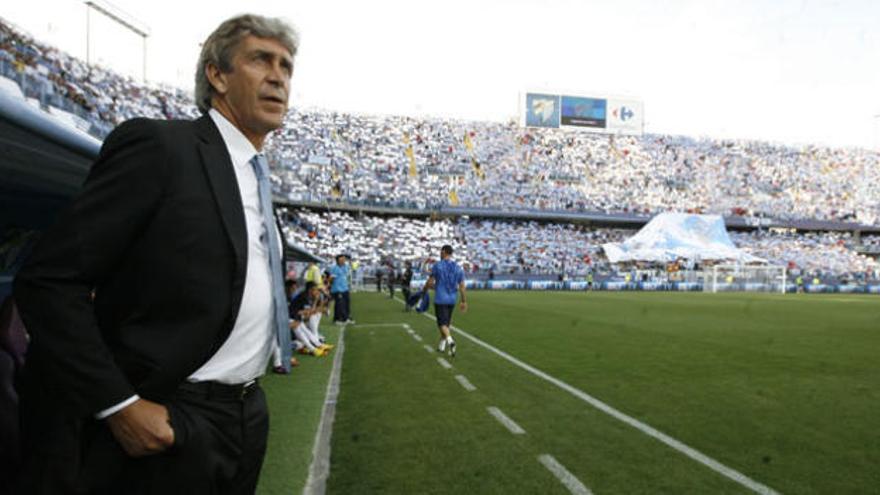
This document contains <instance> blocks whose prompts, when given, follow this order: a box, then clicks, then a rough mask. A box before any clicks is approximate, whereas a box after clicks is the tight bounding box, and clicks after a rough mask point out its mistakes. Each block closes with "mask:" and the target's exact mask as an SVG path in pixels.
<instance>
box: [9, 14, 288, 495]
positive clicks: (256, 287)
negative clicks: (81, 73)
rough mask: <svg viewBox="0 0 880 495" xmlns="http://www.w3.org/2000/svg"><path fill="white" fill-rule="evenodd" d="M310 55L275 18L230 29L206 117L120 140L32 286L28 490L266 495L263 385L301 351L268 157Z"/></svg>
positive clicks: (225, 27) (61, 226)
mask: <svg viewBox="0 0 880 495" xmlns="http://www.w3.org/2000/svg"><path fill="white" fill-rule="evenodd" d="M297 44H298V42H297V37H296V33H295V32H294V31H293V30H292V29H291V28H290V27H289V26H287V24H285V23H284V22H282V21H280V20H277V19H270V18H264V17H259V16H253V15H244V16H238V17H236V18H233V19H229V20H227V21H225V22H224V23H222V24H221V25H220V26H219V27H218V28H217V29H216V30H215V31H214V32H213V33H212V34H211V35H210V36H209V37H208V39H207V40H206V41H205V43H204V44H203V48H202V54H201V57H200V60H199V64H198V67H197V75H196V100H197V105H198V106H199V109H200V110H201V111H202V113H203V114H204V115H203V116H202V117H201V118H200V119H198V120H195V121H155V120H147V119H135V120H131V121H128V122H126V123H124V124H122V125H120V126H119V127H118V128H116V129H115V130H114V131H113V132H112V133H111V134H110V136H108V137H107V139H106V141H105V142H104V145H103V148H102V149H101V153H100V155H99V157H98V159H97V161H96V162H95V164H94V165H93V167H92V170H91V172H90V174H89V177H88V179H87V181H86V183H85V185H84V187H83V190H82V192H81V194H80V195H79V196H78V197H77V198H76V199H75V200H74V202H73V204H72V206H71V208H70V209H69V211H68V212H67V213H66V214H64V215H63V216H62V218H61V219H60V220H59V222H58V224H57V225H56V226H54V227H53V228H52V229H50V230H48V231H47V232H46V234H45V236H44V238H43V240H42V242H41V243H40V244H39V245H38V246H37V248H36V249H35V251H34V253H33V255H32V256H31V258H30V259H29V261H28V262H27V264H26V266H25V267H24V268H23V269H22V270H21V272H20V273H19V275H18V277H17V279H16V281H15V297H16V299H17V302H18V304H19V307H20V308H21V313H22V316H23V319H24V321H25V323H26V326H27V328H28V330H29V331H30V333H31V335H32V341H31V347H30V349H29V355H28V362H27V364H26V369H25V376H24V393H23V394H22V407H23V417H25V418H26V422H25V424H24V434H25V436H26V438H27V445H28V450H27V452H25V458H26V469H25V471H24V475H23V486H22V490H23V491H24V492H27V493H71V492H75V493H162V494H168V493H189V494H201V493H229V494H239V493H241V494H245V493H253V492H254V490H255V488H256V484H257V479H258V477H259V473H260V468H261V466H262V461H263V456H264V453H265V449H266V438H267V434H268V410H267V407H266V402H265V396H264V395H263V392H262V391H261V390H260V387H259V385H258V384H257V379H258V378H259V377H260V376H261V375H262V374H263V373H264V371H265V369H266V366H267V364H268V361H269V359H270V357H271V355H272V350H273V349H274V348H275V347H276V346H277V345H278V343H277V342H276V338H280V336H282V335H284V334H287V338H289V333H288V332H287V330H286V328H287V318H286V305H285V306H284V307H283V308H282V307H281V305H282V304H284V303H285V302H286V301H285V300H284V292H283V290H284V288H283V285H282V284H283V282H282V278H281V277H282V276H283V271H282V270H283V259H281V258H280V256H281V253H282V252H283V251H281V249H280V248H281V246H280V235H279V233H278V232H277V230H276V227H275V223H274V221H273V220H272V211H271V193H270V189H269V188H268V185H267V184H268V177H267V175H268V170H267V168H266V165H265V159H264V158H263V157H262V155H261V150H262V147H263V142H264V139H265V137H266V135H267V134H268V133H270V132H271V131H273V130H274V129H277V128H279V127H280V126H281V125H282V122H283V118H284V115H285V113H286V111H287V101H288V95H289V91H290V79H291V75H292V72H293V57H294V55H295V54H296V50H297ZM90 294H94V299H92V298H91V297H90ZM279 297H280V303H279V302H277V301H279ZM282 316H283V322H282V321H281V319H282ZM282 330H283V332H282ZM276 336H279V337H276ZM287 348H288V349H289V345H288V346H287ZM285 361H288V360H287V359H285Z"/></svg>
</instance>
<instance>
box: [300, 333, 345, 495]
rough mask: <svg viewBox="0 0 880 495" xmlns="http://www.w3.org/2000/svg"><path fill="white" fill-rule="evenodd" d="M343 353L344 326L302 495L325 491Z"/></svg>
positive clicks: (340, 334)
mask: <svg viewBox="0 0 880 495" xmlns="http://www.w3.org/2000/svg"><path fill="white" fill-rule="evenodd" d="M344 353H345V326H343V327H342V328H340V329H339V341H338V342H337V343H336V355H335V356H333V369H332V370H331V371H330V380H329V381H328V382H327V394H326V395H325V397H324V410H323V411H322V412H321V421H320V422H319V423H318V431H317V432H315V444H314V446H313V447H312V464H311V466H309V477H308V479H306V486H305V487H304V488H303V493H304V494H306V495H323V494H324V492H325V491H326V490H327V478H328V477H329V476H330V438H331V437H332V436H333V420H334V419H335V418H336V399H337V398H338V397H339V381H340V377H341V375H342V355H343V354H344Z"/></svg>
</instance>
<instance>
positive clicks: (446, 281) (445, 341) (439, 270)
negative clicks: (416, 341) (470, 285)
mask: <svg viewBox="0 0 880 495" xmlns="http://www.w3.org/2000/svg"><path fill="white" fill-rule="evenodd" d="M432 288H433V289H434V314H435V315H436V316H437V327H438V328H439V329H440V343H439V344H438V345H437V350H438V351H439V352H445V351H446V348H447V346H448V348H449V355H450V356H452V357H455V340H453V339H452V335H451V334H450V333H449V327H450V325H451V324H452V310H454V309H455V301H456V299H457V298H458V292H461V303H460V306H461V312H462V313H465V312H467V307H468V306H467V298H466V295H465V290H464V270H462V269H461V267H460V266H458V263H456V262H455V261H453V260H452V246H450V245H449V244H446V245H444V246H443V247H442V248H440V261H438V262H437V263H434V266H433V268H431V276H430V277H428V281H427V282H425V290H429V289H432Z"/></svg>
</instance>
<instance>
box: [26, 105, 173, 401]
mask: <svg viewBox="0 0 880 495" xmlns="http://www.w3.org/2000/svg"><path fill="white" fill-rule="evenodd" d="M155 127H156V124H155V123H153V122H151V121H148V120H145V119H136V120H132V121H128V122H126V123H124V124H122V125H121V126H119V127H118V128H117V129H116V130H114V131H113V132H112V133H111V134H110V135H109V136H108V137H107V139H106V140H105V142H104V145H103V147H102V148H101V152H100V154H99V156H98V159H97V160H96V162H95V163H94V165H93V166H92V169H91V171H90V172H89V176H88V178H87V179H86V182H85V184H84V186H83V189H82V191H81V193H80V194H79V196H78V197H77V198H76V199H74V200H73V202H72V204H71V206H70V207H69V209H68V210H67V211H66V212H65V213H64V214H63V215H61V217H60V218H59V220H58V222H57V223H56V224H55V225H54V226H53V227H51V228H50V229H49V230H47V231H46V233H45V234H44V236H43V238H42V239H41V240H40V242H39V243H38V244H37V246H36V248H35V249H34V251H33V253H32V254H31V256H30V257H29V259H28V260H27V262H26V263H25V266H24V267H23V268H22V270H21V271H20V272H19V274H18V275H17V276H16V279H15V282H14V294H15V298H16V301H17V303H18V305H19V308H20V310H21V314H22V319H23V320H24V322H25V325H26V327H27V329H28V332H29V333H30V336H31V342H30V346H31V348H30V350H29V360H31V356H33V361H36V362H35V363H32V364H34V365H35V366H36V368H37V370H36V371H38V372H40V373H42V374H43V376H44V382H45V383H51V386H52V388H53V392H57V393H58V394H59V395H60V397H58V400H59V401H64V403H65V405H66V406H70V407H73V408H74V410H75V411H77V412H78V413H81V414H89V415H91V414H95V413H96V412H98V411H101V410H104V409H106V408H108V407H110V406H113V405H114V404H118V403H120V402H122V401H124V400H125V399H127V398H128V397H131V396H132V395H134V394H135V390H134V389H133V387H132V386H131V384H130V383H129V382H128V380H127V379H126V377H125V375H124V374H123V372H122V371H121V370H120V369H119V368H118V367H117V366H116V364H115V363H114V359H113V355H112V353H111V351H110V349H109V348H108V347H107V345H106V344H105V342H104V340H103V339H102V336H101V331H100V329H99V328H98V324H97V319H96V316H95V312H94V308H93V305H92V302H91V292H92V290H93V289H94V288H95V287H96V286H97V285H99V284H100V282H101V280H102V279H104V278H105V277H106V276H107V275H108V274H110V273H112V272H113V270H114V269H115V268H116V267H117V265H118V263H119V261H120V260H121V259H123V257H124V256H125V254H126V250H127V249H128V248H129V247H130V246H131V245H132V243H133V241H134V240H135V239H136V237H137V236H138V234H139V232H140V231H141V230H142V229H143V228H144V226H145V225H146V224H147V223H148V222H149V221H150V219H151V217H152V215H153V214H154V212H155V211H156V209H157V208H158V206H159V204H160V201H161V198H162V195H163V193H164V185H165V183H166V181H167V173H166V170H167V167H168V165H167V158H166V156H165V154H164V152H163V151H162V146H160V142H159V141H160V140H159V137H158V136H159V135H158V132H157V130H156V129H155Z"/></svg>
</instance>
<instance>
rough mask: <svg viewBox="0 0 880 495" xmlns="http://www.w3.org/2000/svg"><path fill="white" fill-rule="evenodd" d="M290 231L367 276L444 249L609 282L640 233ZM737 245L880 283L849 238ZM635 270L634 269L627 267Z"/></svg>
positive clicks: (366, 227)
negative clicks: (627, 242) (612, 250)
mask: <svg viewBox="0 0 880 495" xmlns="http://www.w3.org/2000/svg"><path fill="white" fill-rule="evenodd" d="M285 213H286V215H285V217H286V218H287V220H288V222H287V225H286V228H285V233H286V235H287V238H288V240H289V241H290V242H292V243H293V244H296V245H301V246H303V247H305V248H306V249H307V250H308V251H310V252H314V253H316V254H317V255H319V256H321V257H324V258H326V259H331V258H332V257H333V256H334V255H335V254H336V253H348V254H350V255H351V257H352V259H355V260H358V261H360V262H361V263H362V264H363V266H364V268H365V269H366V271H367V273H373V272H374V271H375V270H376V269H378V268H379V267H381V266H383V265H385V264H388V263H391V264H393V265H396V266H397V268H398V269H399V268H400V267H401V264H402V263H403V262H407V261H409V262H413V263H415V264H416V265H417V266H418V265H421V264H422V263H424V262H425V261H427V260H429V259H432V258H436V256H437V253H436V252H435V251H436V247H437V246H440V245H442V244H445V243H453V244H455V245H457V246H460V248H459V250H458V252H457V253H456V256H457V258H458V259H459V260H460V261H461V262H462V264H463V266H464V267H465V270H466V271H467V272H468V273H469V274H470V275H471V276H473V277H476V278H487V277H488V276H489V273H490V272H491V273H492V274H493V275H495V276H498V277H504V276H509V275H543V276H544V277H545V278H547V277H549V278H553V279H554V280H555V279H557V278H559V276H565V278H580V279H582V278H583V277H584V276H585V275H586V274H587V273H591V272H595V273H597V274H602V275H603V278H605V277H608V276H611V275H619V274H620V273H619V271H618V270H617V269H616V268H615V267H614V266H612V265H611V264H610V263H608V261H607V259H606V258H605V256H604V255H603V253H602V245H603V244H605V243H607V242H620V241H622V240H624V239H626V238H628V237H631V236H632V235H634V234H635V233H636V231H635V230H627V229H611V228H589V227H586V226H583V225H574V224H560V223H538V222H516V221H498V220H485V219H468V218H458V219H455V220H452V219H433V220H432V219H430V218H425V217H423V218H404V217H385V216H373V215H351V214H348V213H343V212H336V211H330V212H326V211H325V212H319V211H311V210H305V209H299V210H293V211H286V210H285ZM730 235H731V239H732V240H733V242H734V244H735V245H736V246H737V247H738V248H740V249H741V250H743V251H744V252H745V253H748V254H750V255H752V256H755V257H758V258H762V259H764V260H767V262H768V263H769V264H770V265H775V266H785V267H787V268H788V269H789V270H790V272H791V273H790V274H791V275H792V276H797V275H799V274H804V275H807V274H809V276H810V277H813V276H815V277H818V278H820V279H821V280H826V281H831V280H835V281H837V280H847V281H860V282H865V281H868V280H877V279H878V278H880V267H878V265H877V264H876V263H875V262H874V260H873V259H872V258H870V257H868V256H866V255H864V254H861V253H859V252H857V251H856V250H855V249H854V241H853V238H852V235H850V234H849V233H829V232H825V233H805V234H803V233H802V234H795V233H772V232H766V231H755V232H734V233H731V234H730ZM627 269H628V268H627Z"/></svg>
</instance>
